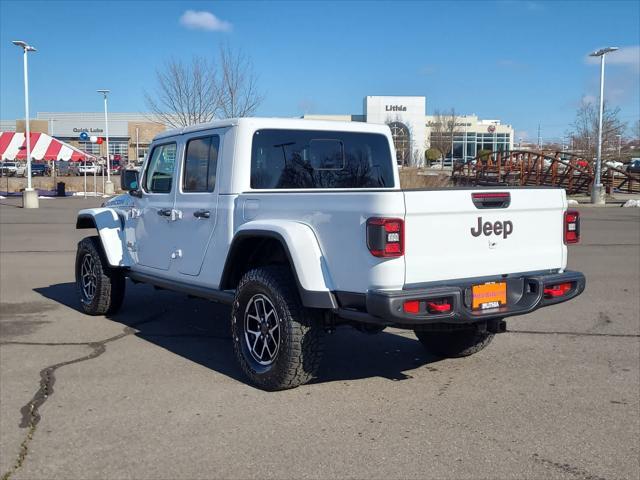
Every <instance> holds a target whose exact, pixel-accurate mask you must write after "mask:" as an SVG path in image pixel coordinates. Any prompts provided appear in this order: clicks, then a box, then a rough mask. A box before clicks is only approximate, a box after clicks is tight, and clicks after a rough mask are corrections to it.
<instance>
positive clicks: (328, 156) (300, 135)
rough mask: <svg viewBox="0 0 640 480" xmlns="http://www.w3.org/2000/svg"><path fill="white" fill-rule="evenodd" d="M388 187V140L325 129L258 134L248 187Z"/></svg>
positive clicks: (390, 181)
mask: <svg viewBox="0 0 640 480" xmlns="http://www.w3.org/2000/svg"><path fill="white" fill-rule="evenodd" d="M384 187H393V162H392V160H391V152H390V150H389V142H388V140H387V137H385V136H384V135H380V134H374V133H358V132H334V131H324V130H258V131H256V133H254V135H253V145H252V149H251V188H255V189H278V188H384Z"/></svg>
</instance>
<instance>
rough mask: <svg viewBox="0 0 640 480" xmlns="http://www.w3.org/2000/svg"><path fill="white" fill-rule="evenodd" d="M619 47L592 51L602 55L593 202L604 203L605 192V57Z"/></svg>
mask: <svg viewBox="0 0 640 480" xmlns="http://www.w3.org/2000/svg"><path fill="white" fill-rule="evenodd" d="M616 50H618V47H607V48H603V49H601V50H598V51H596V52H593V53H591V54H590V55H589V56H591V57H600V108H599V115H598V150H597V154H596V175H595V178H594V179H593V187H592V188H591V203H594V204H599V205H603V204H604V203H605V197H604V196H605V192H604V190H603V188H602V179H601V173H602V116H603V113H604V58H605V56H606V55H607V53H610V52H615V51H616Z"/></svg>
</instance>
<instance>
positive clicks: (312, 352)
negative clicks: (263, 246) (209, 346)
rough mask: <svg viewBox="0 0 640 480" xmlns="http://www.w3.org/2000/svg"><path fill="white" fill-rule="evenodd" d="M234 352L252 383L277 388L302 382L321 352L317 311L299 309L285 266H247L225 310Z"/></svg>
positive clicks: (312, 372)
mask: <svg viewBox="0 0 640 480" xmlns="http://www.w3.org/2000/svg"><path fill="white" fill-rule="evenodd" d="M231 333H232V336H233V344H234V351H235V355H236V358H237V360H238V363H239V364H240V367H241V368H242V370H243V371H244V373H245V374H246V375H247V377H248V378H249V380H250V382H251V383H253V384H254V385H256V386H258V387H260V388H263V389H265V390H283V389H286V388H293V387H297V386H298V385H301V384H303V383H306V382H308V381H309V380H310V379H311V378H313V376H314V375H315V374H316V373H317V370H318V367H319V364H320V359H321V356H322V342H321V341H322V333H323V332H322V327H321V324H320V321H319V318H318V315H317V314H316V313H315V312H313V311H311V310H309V309H307V308H304V307H303V306H302V304H301V302H300V298H299V295H298V292H297V289H296V287H295V282H294V280H293V278H292V276H291V273H290V272H289V270H288V269H287V268H286V267H279V266H273V267H263V268H256V269H253V270H250V271H248V272H247V273H246V274H245V275H244V276H243V277H242V279H241V280H240V284H239V285H238V288H237V290H236V297H235V300H234V302H233V310H232V314H231Z"/></svg>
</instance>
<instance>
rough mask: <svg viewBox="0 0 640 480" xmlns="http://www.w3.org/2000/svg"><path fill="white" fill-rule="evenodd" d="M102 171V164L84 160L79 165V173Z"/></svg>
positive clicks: (91, 173) (92, 173)
mask: <svg viewBox="0 0 640 480" xmlns="http://www.w3.org/2000/svg"><path fill="white" fill-rule="evenodd" d="M101 172H102V168H101V167H100V165H98V164H97V163H94V162H82V163H81V164H80V165H78V173H77V175H84V174H85V173H86V174H87V175H94V174H95V175H97V174H99V173H101Z"/></svg>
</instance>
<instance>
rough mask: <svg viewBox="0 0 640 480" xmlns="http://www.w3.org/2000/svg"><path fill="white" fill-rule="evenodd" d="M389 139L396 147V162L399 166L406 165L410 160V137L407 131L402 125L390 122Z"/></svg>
mask: <svg viewBox="0 0 640 480" xmlns="http://www.w3.org/2000/svg"><path fill="white" fill-rule="evenodd" d="M389 128H390V129H391V137H392V138H393V144H394V146H395V147H396V160H397V161H398V164H400V165H406V164H408V163H409V161H410V160H411V135H410V134H409V129H408V128H407V126H406V125H405V124H404V123H401V122H391V123H390V124H389Z"/></svg>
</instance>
